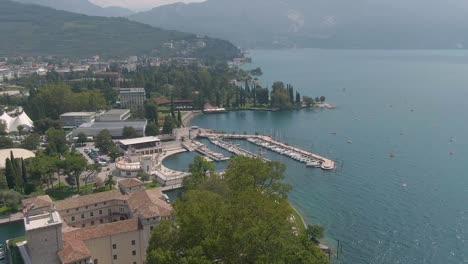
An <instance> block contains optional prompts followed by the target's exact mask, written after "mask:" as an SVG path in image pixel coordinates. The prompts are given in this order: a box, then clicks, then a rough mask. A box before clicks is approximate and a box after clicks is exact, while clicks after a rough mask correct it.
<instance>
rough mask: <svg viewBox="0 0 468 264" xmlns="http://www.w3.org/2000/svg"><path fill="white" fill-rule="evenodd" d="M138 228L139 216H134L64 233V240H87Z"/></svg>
mask: <svg viewBox="0 0 468 264" xmlns="http://www.w3.org/2000/svg"><path fill="white" fill-rule="evenodd" d="M135 230H138V218H133V219H129V220H124V221H117V222H112V223H108V224H99V225H96V226H90V227H85V228H80V229H78V230H75V231H70V232H66V233H63V240H65V241H73V240H81V241H86V240H90V239H93V238H99V237H105V236H110V235H115V234H122V233H127V232H132V231H135Z"/></svg>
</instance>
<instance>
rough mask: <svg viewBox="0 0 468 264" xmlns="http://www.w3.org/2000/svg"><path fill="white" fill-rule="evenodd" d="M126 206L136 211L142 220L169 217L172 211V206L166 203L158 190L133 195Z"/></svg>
mask: <svg viewBox="0 0 468 264" xmlns="http://www.w3.org/2000/svg"><path fill="white" fill-rule="evenodd" d="M128 205H129V206H130V209H131V210H132V211H135V210H137V211H138V213H139V214H140V215H141V217H143V218H149V217H156V216H170V215H171V211H172V206H171V205H170V204H168V203H167V202H166V200H165V198H164V196H163V193H162V192H161V189H159V188H156V189H150V190H144V191H139V192H136V193H133V194H132V195H131V196H130V199H129V200H128Z"/></svg>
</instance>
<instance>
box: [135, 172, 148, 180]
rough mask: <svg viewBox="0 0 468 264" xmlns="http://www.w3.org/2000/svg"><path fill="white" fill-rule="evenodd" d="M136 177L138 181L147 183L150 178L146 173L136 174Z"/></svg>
mask: <svg viewBox="0 0 468 264" xmlns="http://www.w3.org/2000/svg"><path fill="white" fill-rule="evenodd" d="M137 177H138V179H140V181H142V182H147V181H149V180H150V177H151V176H150V175H149V174H148V173H146V172H140V173H138V175H137Z"/></svg>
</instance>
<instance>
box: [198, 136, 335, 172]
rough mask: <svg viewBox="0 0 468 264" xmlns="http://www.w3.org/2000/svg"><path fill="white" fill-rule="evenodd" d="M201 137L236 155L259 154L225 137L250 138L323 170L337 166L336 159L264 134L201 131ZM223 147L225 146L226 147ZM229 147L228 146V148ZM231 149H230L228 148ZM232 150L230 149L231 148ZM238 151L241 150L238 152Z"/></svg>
mask: <svg viewBox="0 0 468 264" xmlns="http://www.w3.org/2000/svg"><path fill="white" fill-rule="evenodd" d="M198 136H199V137H203V138H208V139H210V141H211V142H212V143H213V144H215V145H217V144H220V147H223V146H225V147H229V148H230V149H232V151H231V152H233V153H234V154H236V155H246V156H254V157H257V155H255V154H253V153H250V152H248V151H246V150H243V149H241V148H239V147H237V146H235V145H234V144H230V143H227V142H225V141H223V139H242V140H248V141H249V142H251V143H253V144H255V145H258V146H260V147H263V148H267V149H269V150H271V151H274V152H276V153H279V154H281V155H285V156H288V157H290V158H292V159H295V160H297V161H299V162H303V163H305V164H306V165H307V166H308V167H317V168H321V169H323V170H333V169H335V167H336V163H335V161H333V160H331V159H328V158H325V157H322V156H320V155H317V154H315V153H312V152H309V151H306V150H303V149H300V148H297V147H294V146H290V145H288V144H285V143H282V142H279V141H277V140H275V139H273V138H272V137H269V136H262V135H241V134H219V133H207V132H204V133H200V134H199V135H198ZM226 144H229V145H226ZM225 147H223V148H225ZM226 149H227V148H226ZM228 150H229V149H228ZM229 151H230V150H229ZM236 152H239V154H238V153H236Z"/></svg>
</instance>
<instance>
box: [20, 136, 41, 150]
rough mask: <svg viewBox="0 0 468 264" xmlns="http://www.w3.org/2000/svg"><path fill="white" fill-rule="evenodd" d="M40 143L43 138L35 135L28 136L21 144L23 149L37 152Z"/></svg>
mask: <svg viewBox="0 0 468 264" xmlns="http://www.w3.org/2000/svg"><path fill="white" fill-rule="evenodd" d="M40 142H41V137H40V136H39V135H38V134H36V133H33V134H30V135H29V136H27V137H26V138H25V139H24V140H23V142H21V147H22V148H24V149H29V150H36V149H37V147H38V146H39V143H40Z"/></svg>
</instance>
